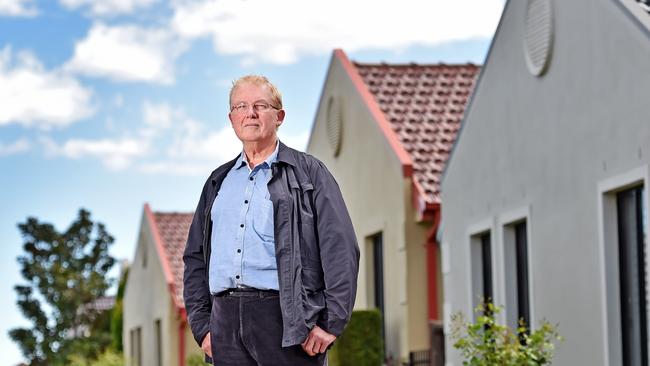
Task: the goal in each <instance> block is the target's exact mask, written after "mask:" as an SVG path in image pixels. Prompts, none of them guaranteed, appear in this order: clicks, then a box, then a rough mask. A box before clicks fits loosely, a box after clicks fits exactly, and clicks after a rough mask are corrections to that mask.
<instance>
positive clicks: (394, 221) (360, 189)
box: [307, 57, 429, 359]
mask: <svg viewBox="0 0 650 366" xmlns="http://www.w3.org/2000/svg"><path fill="white" fill-rule="evenodd" d="M330 96H335V97H337V98H339V100H340V102H341V105H342V116H343V137H342V145H341V149H340V154H339V155H338V157H334V155H333V153H332V149H331V147H330V145H329V142H328V138H327V128H326V118H327V116H326V113H327V105H328V102H329V98H330ZM307 152H309V153H311V154H313V155H314V156H316V157H317V158H318V159H320V160H322V161H323V162H324V163H325V165H326V166H327V167H328V169H329V170H330V171H331V172H332V174H333V175H334V176H335V178H336V179H337V181H338V183H339V186H340V188H341V191H342V193H343V197H344V199H345V202H346V205H347V207H348V210H349V213H350V216H351V218H352V222H353V225H354V228H355V232H356V234H357V240H358V242H359V247H360V250H361V260H360V271H359V282H358V289H357V297H356V304H355V308H356V309H364V308H368V307H369V306H373V305H374V299H373V298H372V296H371V294H372V289H370V288H369V284H371V283H372V279H370V278H368V276H369V275H370V273H369V272H368V271H367V269H368V258H369V255H371V253H369V250H371V248H372V247H371V246H370V245H371V243H370V241H369V240H368V238H369V237H370V236H372V235H374V234H376V233H378V232H382V233H383V246H384V298H385V300H384V301H385V318H386V319H385V327H386V348H387V350H388V352H387V354H389V355H392V357H393V358H394V359H397V358H400V357H406V356H408V352H409V351H411V350H420V349H427V348H428V347H429V344H428V342H429V338H428V333H427V330H428V322H427V287H426V286H427V283H426V251H425V247H424V243H425V240H426V236H425V230H426V227H427V226H426V225H424V224H423V225H418V224H416V223H415V222H414V221H413V215H412V212H409V211H408V210H412V207H411V203H410V202H411V191H410V189H411V183H410V180H409V179H407V178H404V177H403V174H402V168H401V164H400V162H399V160H398V158H397V156H396V154H395V153H394V152H393V151H392V149H391V147H390V146H389V144H388V142H387V140H386V138H385V136H384V135H383V134H382V132H381V131H380V129H379V127H378V125H377V123H376V122H375V121H374V120H373V119H372V116H371V114H370V112H369V111H368V109H367V107H366V106H365V104H364V102H363V100H362V98H361V97H360V95H359V94H358V92H357V90H356V89H355V87H354V85H353V84H352V81H351V80H350V79H349V77H348V76H347V74H346V72H345V71H344V69H343V67H342V64H341V63H340V62H339V60H338V59H337V58H336V57H333V58H332V62H331V64H330V68H329V71H328V76H327V80H326V81H325V85H324V89H323V93H322V95H321V100H320V105H319V107H318V111H317V115H316V118H315V122H314V127H313V130H312V134H311V138H310V142H309V145H308V146H307Z"/></svg>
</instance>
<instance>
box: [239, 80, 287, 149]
mask: <svg viewBox="0 0 650 366" xmlns="http://www.w3.org/2000/svg"><path fill="white" fill-rule="evenodd" d="M271 100H272V99H271V93H270V92H269V90H268V88H267V87H266V86H265V85H255V84H250V83H244V84H241V85H239V86H238V87H237V88H236V89H235V91H234V92H233V94H232V100H231V104H230V109H231V112H230V113H228V118H230V123H231V124H232V128H233V129H234V130H235V134H236V135H237V137H238V138H239V139H240V140H241V141H242V142H269V143H271V142H274V141H275V140H276V138H277V135H276V130H277V128H278V127H279V126H280V124H282V121H283V120H284V110H278V109H275V108H274V107H276V106H273V105H272V102H271ZM234 107H240V108H234ZM260 107H261V108H260ZM264 107H270V108H268V110H264V109H265V108H264ZM233 108H234V109H233Z"/></svg>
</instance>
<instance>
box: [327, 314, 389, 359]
mask: <svg viewBox="0 0 650 366" xmlns="http://www.w3.org/2000/svg"><path fill="white" fill-rule="evenodd" d="M383 355H384V349H383V341H382V338H381V314H380V313H379V310H376V309H374V310H356V311H354V312H352V318H351V319H350V323H349V324H348V326H347V327H346V328H345V331H344V332H343V334H341V336H340V337H338V338H337V339H336V341H335V342H334V347H332V349H331V350H330V352H329V362H330V365H331V366H379V365H382V363H383V360H384V357H383Z"/></svg>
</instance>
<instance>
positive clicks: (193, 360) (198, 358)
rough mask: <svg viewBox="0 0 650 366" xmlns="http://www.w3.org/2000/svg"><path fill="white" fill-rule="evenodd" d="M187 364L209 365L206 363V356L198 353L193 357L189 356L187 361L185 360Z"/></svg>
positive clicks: (195, 365) (188, 365)
mask: <svg viewBox="0 0 650 366" xmlns="http://www.w3.org/2000/svg"><path fill="white" fill-rule="evenodd" d="M185 361H186V362H185V364H186V365H187V366H205V365H208V364H207V363H205V356H204V355H203V354H198V353H192V354H191V355H189V356H187V359H186V360H185Z"/></svg>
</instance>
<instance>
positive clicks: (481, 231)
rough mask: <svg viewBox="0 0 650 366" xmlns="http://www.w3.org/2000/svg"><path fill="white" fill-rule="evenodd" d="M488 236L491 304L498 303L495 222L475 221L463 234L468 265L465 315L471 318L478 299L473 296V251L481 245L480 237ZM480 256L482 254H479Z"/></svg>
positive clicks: (491, 220)
mask: <svg viewBox="0 0 650 366" xmlns="http://www.w3.org/2000/svg"><path fill="white" fill-rule="evenodd" d="M485 234H489V235H490V241H491V243H490V264H491V267H492V268H491V270H492V302H493V303H495V304H496V303H498V301H497V300H498V299H499V297H498V292H499V291H498V286H497V282H498V281H497V253H498V252H497V251H496V245H495V244H496V242H497V240H496V235H495V234H496V230H495V222H494V219H493V218H487V219H483V220H481V221H477V222H476V223H474V224H472V225H470V226H469V227H468V229H467V231H466V233H465V238H466V244H465V250H466V253H465V257H466V259H467V262H466V263H468V264H469V265H468V266H467V267H466V276H467V296H468V297H467V299H468V302H467V304H468V309H467V314H472V316H473V317H475V316H476V315H477V314H475V312H474V309H475V308H476V305H478V299H477V298H476V294H475V292H476V291H475V288H476V286H477V285H476V284H475V282H474V280H475V276H476V275H475V273H474V271H473V267H474V266H473V264H474V253H473V251H474V249H475V246H477V245H481V242H480V238H481V236H482V235H485ZM481 254H482V253H481ZM483 260H484V258H483V257H481V262H482V261H483ZM480 276H481V281H484V278H483V266H482V265H481V274H480ZM480 286H481V288H482V290H483V291H481V292H482V293H483V292H484V289H483V284H481V285H480Z"/></svg>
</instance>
